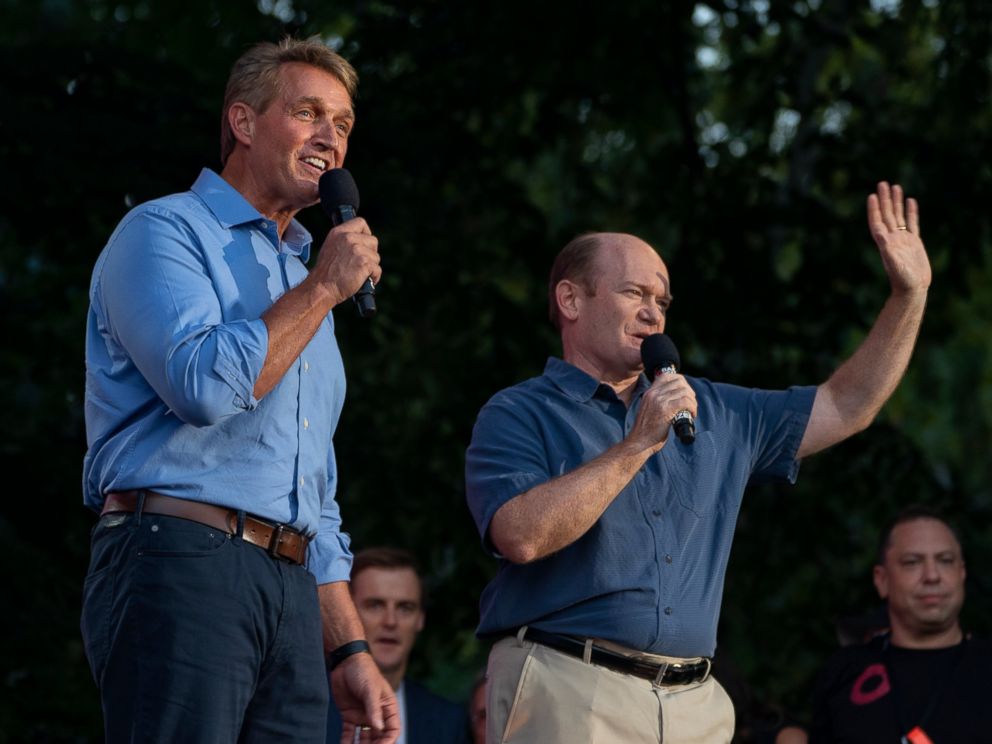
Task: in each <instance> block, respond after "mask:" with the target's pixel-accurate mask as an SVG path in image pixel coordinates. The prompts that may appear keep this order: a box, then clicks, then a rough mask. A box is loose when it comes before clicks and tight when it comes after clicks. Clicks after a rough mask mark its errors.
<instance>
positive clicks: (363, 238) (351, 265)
mask: <svg viewBox="0 0 992 744" xmlns="http://www.w3.org/2000/svg"><path fill="white" fill-rule="evenodd" d="M311 275H313V277H314V278H315V279H316V280H317V281H318V282H319V284H320V286H322V287H323V288H324V289H325V290H327V292H328V293H329V294H330V296H331V298H332V300H333V304H334V305H339V304H340V303H342V302H344V301H345V300H346V299H348V298H349V297H351V296H352V295H354V294H355V293H356V292H357V291H358V290H359V289H360V288H361V286H362V284H363V283H364V282H365V280H366V279H368V278H371V279H372V282H373V284H378V283H379V279H380V277H381V276H382V269H381V267H380V266H379V239H378V238H376V237H375V236H374V235H373V234H372V231H371V230H370V229H369V226H368V224H367V223H366V222H365V220H364V219H362V218H361V217H356V218H354V219H351V220H348V221H347V222H343V223H341V224H340V225H338V226H337V227H335V228H333V229H332V230H331V231H330V232H329V233H327V238H326V239H325V240H324V244H323V245H322V246H321V248H320V253H319V255H318V256H317V263H316V265H315V266H314V267H313V270H312V271H311Z"/></svg>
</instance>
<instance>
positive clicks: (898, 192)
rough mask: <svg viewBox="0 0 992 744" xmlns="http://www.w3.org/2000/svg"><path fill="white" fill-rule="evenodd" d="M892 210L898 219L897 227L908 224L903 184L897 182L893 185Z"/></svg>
mask: <svg viewBox="0 0 992 744" xmlns="http://www.w3.org/2000/svg"><path fill="white" fill-rule="evenodd" d="M892 212H893V215H894V216H895V220H896V229H899V228H900V227H905V226H906V213H905V210H904V209H903V194H902V186H900V185H899V184H896V185H895V186H893V187H892Z"/></svg>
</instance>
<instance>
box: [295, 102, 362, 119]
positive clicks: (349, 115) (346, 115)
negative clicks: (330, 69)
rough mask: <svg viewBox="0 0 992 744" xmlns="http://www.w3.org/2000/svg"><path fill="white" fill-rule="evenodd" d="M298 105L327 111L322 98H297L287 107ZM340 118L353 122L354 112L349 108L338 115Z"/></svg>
mask: <svg viewBox="0 0 992 744" xmlns="http://www.w3.org/2000/svg"><path fill="white" fill-rule="evenodd" d="M300 105H310V106H313V107H315V108H318V109H320V110H321V111H327V104H326V103H325V102H324V99H323V98H320V97H319V96H303V97H302V98H297V99H296V100H295V101H293V102H292V103H291V104H290V106H289V107H290V108H296V107H297V106H300ZM340 116H341V118H343V119H348V120H350V121H354V120H355V111H354V109H352V108H351V107H350V106H349V107H348V109H347V110H346V111H343V112H342V113H341V114H340Z"/></svg>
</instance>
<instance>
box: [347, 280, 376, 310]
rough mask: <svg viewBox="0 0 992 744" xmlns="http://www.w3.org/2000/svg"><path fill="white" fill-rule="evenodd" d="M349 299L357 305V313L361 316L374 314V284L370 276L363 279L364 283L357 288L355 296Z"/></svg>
mask: <svg viewBox="0 0 992 744" xmlns="http://www.w3.org/2000/svg"><path fill="white" fill-rule="evenodd" d="M351 299H353V300H354V301H355V304H356V305H357V306H358V314H359V315H360V316H361V317H363V318H371V317H372V316H373V315H375V311H376V307H375V284H373V282H372V277H369V278H368V279H366V280H365V283H364V284H362V286H361V287H359V288H358V291H357V292H355V296H354V297H352V298H351Z"/></svg>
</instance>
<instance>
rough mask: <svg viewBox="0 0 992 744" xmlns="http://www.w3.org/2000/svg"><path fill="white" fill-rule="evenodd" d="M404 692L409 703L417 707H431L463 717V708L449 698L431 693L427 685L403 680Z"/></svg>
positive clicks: (406, 679) (408, 679)
mask: <svg viewBox="0 0 992 744" xmlns="http://www.w3.org/2000/svg"><path fill="white" fill-rule="evenodd" d="M403 691H404V694H405V695H406V699H407V702H408V703H410V704H415V705H429V706H432V707H433V708H435V709H436V710H439V711H450V712H452V713H457V714H459V715H461V713H462V712H463V711H462V706H460V705H458V703H454V702H452V701H451V700H448V698H446V697H443V696H441V695H438V694H437V693H436V692H431V691H430V690H429V689H428V688H427V687H426V686H425V685H422V684H421V683H420V682H417V681H416V680H413V679H410V678H409V677H407V678H405V679H404V680H403Z"/></svg>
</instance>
